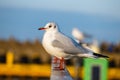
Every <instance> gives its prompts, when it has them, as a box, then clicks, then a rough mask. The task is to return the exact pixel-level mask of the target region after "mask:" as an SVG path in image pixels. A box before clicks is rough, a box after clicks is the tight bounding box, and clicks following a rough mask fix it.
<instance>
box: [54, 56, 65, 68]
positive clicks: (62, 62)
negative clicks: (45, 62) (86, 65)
mask: <svg viewBox="0 0 120 80" xmlns="http://www.w3.org/2000/svg"><path fill="white" fill-rule="evenodd" d="M53 63H54V64H58V66H57V67H54V68H55V69H57V70H64V66H65V60H64V58H63V57H62V58H61V59H59V58H57V57H54V59H53Z"/></svg>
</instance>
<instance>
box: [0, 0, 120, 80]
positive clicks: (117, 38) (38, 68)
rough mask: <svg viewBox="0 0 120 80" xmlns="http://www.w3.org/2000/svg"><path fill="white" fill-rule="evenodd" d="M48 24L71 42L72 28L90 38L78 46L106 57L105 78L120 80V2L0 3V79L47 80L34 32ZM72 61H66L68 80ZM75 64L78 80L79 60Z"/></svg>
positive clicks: (55, 0)
mask: <svg viewBox="0 0 120 80" xmlns="http://www.w3.org/2000/svg"><path fill="white" fill-rule="evenodd" d="M48 22H55V23H57V24H58V26H59V28H60V30H61V31H62V32H63V33H64V34H66V35H68V36H70V37H72V38H74V37H73V36H72V30H73V28H77V29H79V30H80V31H82V32H83V33H85V34H88V35H90V37H88V38H84V40H83V42H85V43H87V45H88V46H89V47H90V48H92V49H94V50H95V51H96V52H100V53H103V54H106V55H108V56H109V57H110V59H109V60H108V75H107V77H108V80H120V74H118V73H119V72H120V1H119V0H97V1H96V0H84V1H83V0H75V1H70V0H65V1H64V0H43V1H41V0H19V1H18V0H0V80H33V79H34V80H39V79H40V80H41V79H42V80H49V77H50V63H51V61H50V60H51V57H50V56H49V55H48V54H47V53H46V51H45V50H44V49H43V47H42V45H41V41H42V37H43V34H44V31H39V30H38V28H39V27H43V26H45V24H46V23H48ZM74 62H75V59H71V60H68V61H67V65H68V69H70V73H71V75H72V76H73V77H75V74H74V73H75V71H74V67H75V66H74ZM79 63H80V68H81V69H80V70H82V71H80V75H79V80H83V70H84V69H83V68H84V59H80V61H79ZM44 70H46V71H44Z"/></svg>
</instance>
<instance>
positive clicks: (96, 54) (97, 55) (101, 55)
mask: <svg viewBox="0 0 120 80" xmlns="http://www.w3.org/2000/svg"><path fill="white" fill-rule="evenodd" d="M93 55H94V56H96V57H103V58H109V57H108V56H106V55H103V54H98V53H93Z"/></svg>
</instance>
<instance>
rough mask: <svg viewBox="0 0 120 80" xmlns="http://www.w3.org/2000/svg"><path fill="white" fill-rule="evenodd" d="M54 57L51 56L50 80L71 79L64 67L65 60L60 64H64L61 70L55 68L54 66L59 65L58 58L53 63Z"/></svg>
mask: <svg viewBox="0 0 120 80" xmlns="http://www.w3.org/2000/svg"><path fill="white" fill-rule="evenodd" d="M54 59H55V57H52V62H51V76H50V80H73V79H72V77H71V76H70V74H69V71H68V70H67V68H66V65H65V62H64V64H62V65H63V66H64V69H63V70H61V69H59V68H57V69H56V67H59V65H60V59H57V62H55V63H54Z"/></svg>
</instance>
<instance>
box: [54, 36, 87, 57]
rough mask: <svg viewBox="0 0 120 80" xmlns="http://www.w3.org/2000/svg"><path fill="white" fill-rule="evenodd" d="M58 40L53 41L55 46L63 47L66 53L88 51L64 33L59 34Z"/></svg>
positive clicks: (75, 53) (74, 53)
mask: <svg viewBox="0 0 120 80" xmlns="http://www.w3.org/2000/svg"><path fill="white" fill-rule="evenodd" d="M55 37H56V40H54V41H53V42H52V45H53V46H54V47H58V48H60V49H62V50H63V51H64V52H65V53H68V54H73V55H77V54H79V53H88V50H86V49H85V48H84V47H82V46H81V45H79V44H78V43H77V42H75V41H74V40H73V39H71V38H69V37H66V36H64V35H63V34H57V35H56V36H55Z"/></svg>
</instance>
